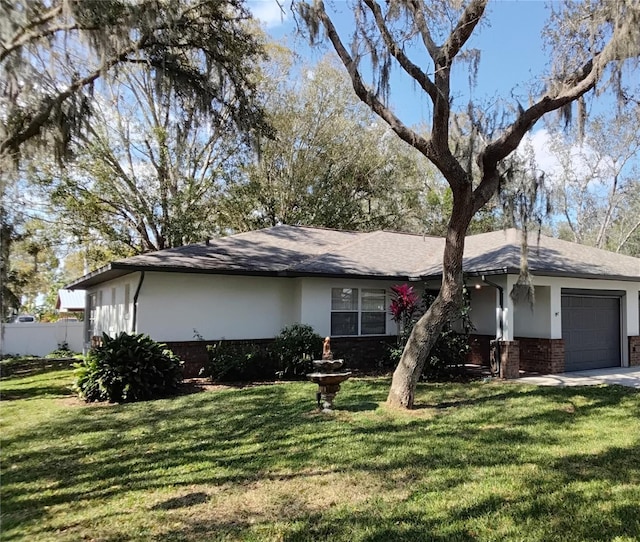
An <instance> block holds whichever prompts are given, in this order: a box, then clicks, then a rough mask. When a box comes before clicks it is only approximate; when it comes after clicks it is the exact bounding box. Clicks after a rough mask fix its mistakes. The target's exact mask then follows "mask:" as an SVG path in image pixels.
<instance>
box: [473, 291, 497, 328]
mask: <svg viewBox="0 0 640 542" xmlns="http://www.w3.org/2000/svg"><path fill="white" fill-rule="evenodd" d="M469 297H470V307H469V309H470V310H469V317H470V318H471V323H472V324H473V328H474V329H473V331H472V333H477V334H478V335H492V336H494V337H495V336H496V329H497V326H498V312H499V311H498V291H497V289H496V288H494V287H493V286H489V285H487V284H485V285H482V286H481V287H480V288H475V287H474V288H470V289H469Z"/></svg>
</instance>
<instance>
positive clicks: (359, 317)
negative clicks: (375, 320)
mask: <svg viewBox="0 0 640 542" xmlns="http://www.w3.org/2000/svg"><path fill="white" fill-rule="evenodd" d="M343 289H350V290H357V292H358V303H357V308H356V309H355V310H354V309H333V307H331V311H330V315H329V329H330V331H331V336H332V337H385V336H386V335H387V332H388V330H387V313H388V309H387V305H388V301H389V292H388V291H387V289H386V288H372V287H366V288H363V287H360V286H332V287H331V289H330V294H329V295H330V296H331V297H333V290H343ZM372 290H373V291H378V292H384V304H383V306H384V310H382V311H372V310H366V311H363V310H362V294H363V292H364V291H372ZM368 312H373V313H379V314H384V331H383V332H382V333H365V334H363V333H362V314H363V313H368ZM333 313H356V315H357V318H356V324H357V327H358V329H357V333H356V334H355V335H334V334H333V330H332V329H331V327H332V325H331V324H332V322H331V317H332V315H333Z"/></svg>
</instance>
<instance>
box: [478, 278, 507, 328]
mask: <svg viewBox="0 0 640 542" xmlns="http://www.w3.org/2000/svg"><path fill="white" fill-rule="evenodd" d="M481 278H482V282H484V283H485V284H488V285H489V286H493V287H494V288H495V289H496V290H498V300H499V303H500V321H499V328H500V334H499V335H498V337H497V339H498V340H500V341H501V340H502V339H503V337H504V288H503V287H502V286H500V285H499V284H496V283H495V282H491V281H490V280H488V279H487V278H486V277H485V276H484V275H482V277H481Z"/></svg>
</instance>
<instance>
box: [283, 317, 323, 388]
mask: <svg viewBox="0 0 640 542" xmlns="http://www.w3.org/2000/svg"><path fill="white" fill-rule="evenodd" d="M321 353H322V337H321V336H320V335H318V334H317V333H316V332H315V331H313V328H312V327H311V326H309V325H306V324H293V325H290V326H287V327H285V328H283V329H282V331H281V332H280V334H279V335H278V336H277V337H276V340H275V342H274V343H273V354H274V356H275V357H276V359H277V360H278V362H279V369H278V376H280V377H281V378H284V377H287V378H292V377H293V378H299V377H302V376H304V375H306V374H307V373H310V372H311V371H312V370H313V365H312V363H311V361H312V360H313V359H318V358H319V357H320V355H321Z"/></svg>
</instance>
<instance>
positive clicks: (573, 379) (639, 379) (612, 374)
mask: <svg viewBox="0 0 640 542" xmlns="http://www.w3.org/2000/svg"><path fill="white" fill-rule="evenodd" d="M513 382H517V383H518V384H535V385H538V386H595V385H596V384H619V385H621V386H628V387H629V388H638V389H640V367H612V368H609V369H594V370H592V371H575V372H571V373H560V374H556V375H542V376H526V377H523V378H519V379H518V380H513Z"/></svg>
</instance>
